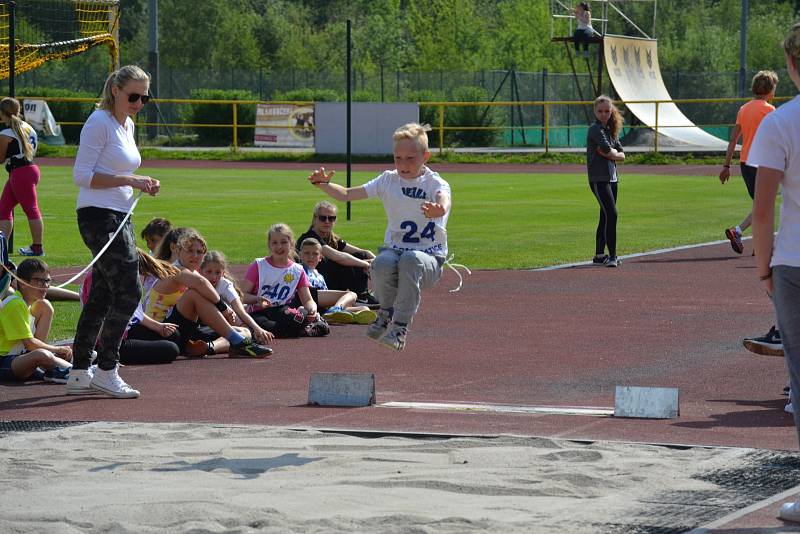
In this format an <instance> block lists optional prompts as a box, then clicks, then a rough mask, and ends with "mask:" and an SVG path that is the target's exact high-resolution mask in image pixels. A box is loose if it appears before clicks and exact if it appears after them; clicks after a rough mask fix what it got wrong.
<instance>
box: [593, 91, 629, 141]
mask: <svg viewBox="0 0 800 534" xmlns="http://www.w3.org/2000/svg"><path fill="white" fill-rule="evenodd" d="M598 104H608V105H609V106H611V116H610V117H609V118H608V123H606V128H608V131H609V132H610V133H611V137H613V138H614V139H619V134H620V132H621V131H622V122H623V119H622V113H620V112H619V109H617V106H615V105H614V101H613V100H611V98H610V97H608V96H607V95H600V96H598V97H597V98H595V99H594V107H595V108H597V105H598Z"/></svg>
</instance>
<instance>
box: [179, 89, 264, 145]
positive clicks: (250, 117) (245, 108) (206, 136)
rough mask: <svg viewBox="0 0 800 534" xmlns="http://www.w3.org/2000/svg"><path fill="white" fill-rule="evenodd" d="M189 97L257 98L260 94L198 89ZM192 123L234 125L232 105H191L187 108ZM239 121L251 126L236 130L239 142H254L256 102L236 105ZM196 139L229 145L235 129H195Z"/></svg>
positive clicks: (204, 98) (198, 98) (220, 98)
mask: <svg viewBox="0 0 800 534" xmlns="http://www.w3.org/2000/svg"><path fill="white" fill-rule="evenodd" d="M189 98H191V99H194V100H258V95H255V94H253V93H251V92H250V91H244V90H238V89H234V90H225V89H195V90H193V91H192V92H191V93H190V96H189ZM187 113H188V117H185V119H186V120H187V121H190V122H191V124H233V106H232V105H229V104H191V105H190V106H188V109H187ZM236 115H237V123H238V124H246V125H250V127H248V128H239V129H238V131H237V137H238V143H239V144H240V145H243V144H252V143H253V134H254V133H255V129H254V128H252V125H253V124H255V120H256V106H255V104H246V105H245V104H242V105H237V113H236ZM196 131H197V142H198V144H199V145H200V146H229V145H231V144H233V128H232V127H230V126H221V127H218V128H196Z"/></svg>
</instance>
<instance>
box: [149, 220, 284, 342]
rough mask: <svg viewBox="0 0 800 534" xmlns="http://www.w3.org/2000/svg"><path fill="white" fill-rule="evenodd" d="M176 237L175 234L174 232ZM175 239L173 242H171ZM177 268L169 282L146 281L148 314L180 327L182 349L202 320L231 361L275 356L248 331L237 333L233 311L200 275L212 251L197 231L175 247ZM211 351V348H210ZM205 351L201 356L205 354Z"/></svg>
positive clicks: (188, 230) (188, 231)
mask: <svg viewBox="0 0 800 534" xmlns="http://www.w3.org/2000/svg"><path fill="white" fill-rule="evenodd" d="M170 233H172V231H171V232H170ZM170 233H168V234H167V235H166V236H164V241H163V242H162V246H161V247H159V252H160V253H162V252H163V250H164V246H163V245H164V244H165V243H167V244H168V243H169V241H168V237H169V235H170ZM170 239H171V238H170ZM174 245H175V246H174V247H173V248H172V249H173V250H174V251H175V256H176V257H175V259H174V260H173V265H174V266H175V267H177V268H178V269H179V271H178V272H177V273H176V274H173V275H171V276H168V277H166V278H157V277H148V279H146V280H145V283H144V286H145V297H144V309H145V313H146V314H147V315H149V316H150V317H152V318H153V319H155V320H157V321H163V322H167V323H172V324H175V325H177V327H178V332H179V333H180V335H181V345H182V346H181V348H182V349H184V350H185V349H186V347H187V344H188V342H189V341H191V340H193V339H196V337H197V328H198V326H199V323H198V319H199V320H200V321H202V322H203V323H204V324H206V325H208V326H210V327H211V328H212V329H213V330H214V331H215V332H216V333H217V334H219V335H220V336H222V337H221V338H218V339H217V340H216V341H214V342H213V348H214V349H215V352H217V353H222V352H228V354H229V355H230V356H231V357H237V356H249V357H253V358H263V357H265V356H268V355H269V354H272V349H270V348H269V347H265V346H264V345H261V344H258V343H254V342H253V341H252V340H251V339H249V338H248V337H246V336H247V335H249V332H247V330H246V329H235V328H234V327H232V326H231V324H232V323H233V321H234V314H233V311H231V309H230V308H229V307H228V305H227V304H225V301H223V300H222V299H221V298H220V296H219V293H217V291H216V290H215V289H214V287H213V286H212V285H211V282H209V281H208V280H206V279H205V278H203V276H202V275H200V273H198V272H196V271H197V269H199V268H200V262H201V261H202V260H203V257H204V256H205V254H206V252H207V251H208V247H207V246H206V242H205V240H204V239H203V237H202V236H201V235H200V234H199V233H197V231H196V230H194V229H191V228H186V229H184V230H183V231H182V235H181V237H180V239H179V240H178V241H177V242H176V243H174ZM209 348H211V347H209ZM205 353H206V351H205V350H203V351H202V352H200V354H196V353H195V355H202V354H205Z"/></svg>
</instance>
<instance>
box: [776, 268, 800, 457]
mask: <svg viewBox="0 0 800 534" xmlns="http://www.w3.org/2000/svg"><path fill="white" fill-rule="evenodd" d="M772 282H773V284H774V287H775V294H774V295H773V296H772V302H773V303H774V304H775V313H776V314H777V316H778V330H780V333H781V342H782V343H783V353H784V354H785V357H786V366H787V367H788V368H789V386H790V387H791V388H792V405H793V406H794V426H795V429H796V430H797V433H798V434H797V436H798V442H800V306H798V303H800V267H789V266H787V265H776V266H775V267H774V268H773V269H772Z"/></svg>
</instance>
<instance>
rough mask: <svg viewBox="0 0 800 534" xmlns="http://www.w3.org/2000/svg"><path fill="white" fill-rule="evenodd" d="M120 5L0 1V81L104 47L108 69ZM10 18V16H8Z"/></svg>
mask: <svg viewBox="0 0 800 534" xmlns="http://www.w3.org/2000/svg"><path fill="white" fill-rule="evenodd" d="M119 3H120V0H17V1H16V2H11V1H2V2H0V79H8V78H9V77H10V75H11V68H10V67H11V63H10V57H11V54H10V52H11V49H10V47H11V46H12V43H11V35H12V33H13V34H14V43H13V46H14V56H15V59H14V69H13V72H14V75H17V74H21V73H23V72H26V71H29V70H33V69H35V68H37V67H40V66H42V65H43V64H44V63H46V62H48V61H52V60H54V59H66V58H68V57H72V56H75V55H78V54H81V53H83V52H86V51H87V50H89V49H90V48H94V47H96V46H106V47H108V51H109V54H110V55H111V66H112V69H114V68H116V67H117V66H118V64H119ZM12 14H13V16H12Z"/></svg>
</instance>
